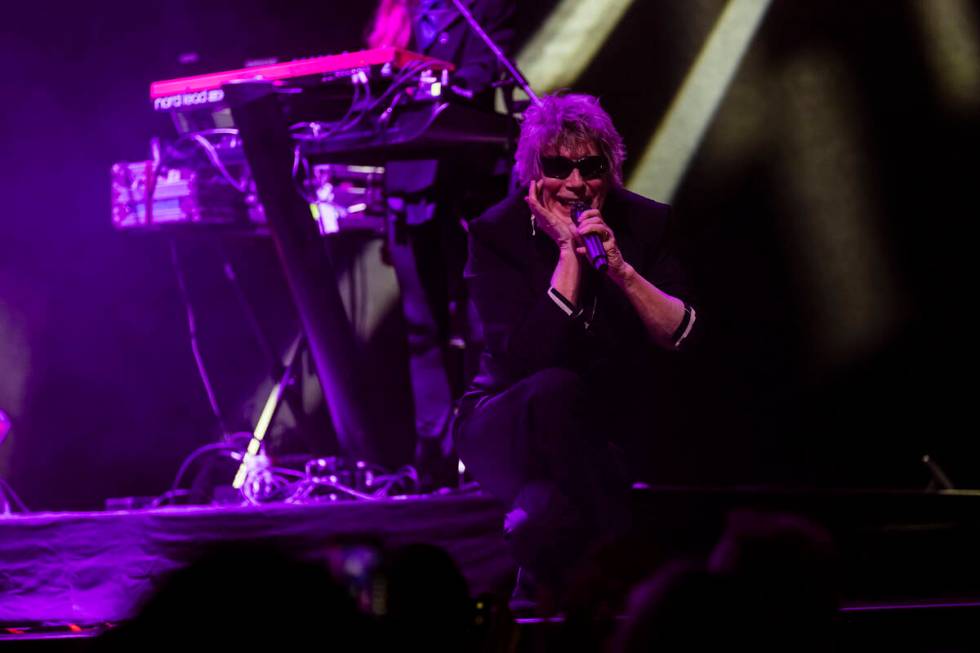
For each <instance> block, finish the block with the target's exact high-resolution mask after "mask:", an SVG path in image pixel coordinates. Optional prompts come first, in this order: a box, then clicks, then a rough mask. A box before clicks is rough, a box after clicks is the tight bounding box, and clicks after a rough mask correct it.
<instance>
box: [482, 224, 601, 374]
mask: <svg viewBox="0 0 980 653" xmlns="http://www.w3.org/2000/svg"><path fill="white" fill-rule="evenodd" d="M481 222H482V221H481V220H476V221H474V222H473V223H471V225H470V236H469V260H468V262H467V265H466V279H467V283H468V285H469V288H470V296H471V298H472V300H473V302H474V304H475V307H476V311H477V315H478V316H479V318H480V322H481V323H482V324H483V330H484V338H485V340H486V350H487V352H489V353H490V355H491V356H492V357H493V359H494V363H495V365H497V366H499V367H501V368H502V370H503V371H504V372H505V373H506V374H507V375H508V376H509V377H511V378H523V377H525V376H527V375H529V374H532V373H534V372H536V371H538V370H541V369H544V368H547V367H555V366H562V365H563V364H565V363H567V361H568V360H569V355H570V353H571V350H572V347H571V345H572V340H573V338H574V334H575V332H576V331H577V330H580V329H581V328H582V326H581V323H580V321H579V320H577V319H574V318H572V317H569V316H568V315H567V314H566V313H565V312H564V311H562V309H561V308H559V307H558V305H557V304H556V303H555V302H554V300H552V298H551V297H550V296H549V295H548V293H547V289H544V290H542V289H540V288H534V287H532V286H533V284H532V279H531V275H530V272H529V268H528V264H527V262H525V261H520V260H517V259H516V257H515V256H514V255H513V254H512V253H511V252H509V251H507V249H506V248H505V247H504V246H503V243H496V242H494V240H493V239H492V238H490V237H489V235H488V233H487V231H488V230H487V229H486V228H485V227H486V225H485V224H481Z"/></svg>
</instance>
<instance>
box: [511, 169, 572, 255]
mask: <svg viewBox="0 0 980 653" xmlns="http://www.w3.org/2000/svg"><path fill="white" fill-rule="evenodd" d="M524 200H525V201H526V202H527V205H528V208H530V209H531V214H532V215H533V216H534V220H535V224H536V225H537V227H538V228H539V229H541V231H543V232H544V233H546V234H547V235H548V237H549V238H551V239H552V240H553V241H555V244H556V245H558V248H559V249H567V250H569V251H574V249H575V246H576V244H577V242H578V231H577V230H576V229H575V223H573V222H572V220H571V218H569V217H566V216H563V215H559V214H558V213H555V212H553V211H549V210H548V209H546V208H545V207H544V205H543V204H542V203H541V182H539V181H532V182H531V186H530V188H529V189H528V193H527V197H525V198H524Z"/></svg>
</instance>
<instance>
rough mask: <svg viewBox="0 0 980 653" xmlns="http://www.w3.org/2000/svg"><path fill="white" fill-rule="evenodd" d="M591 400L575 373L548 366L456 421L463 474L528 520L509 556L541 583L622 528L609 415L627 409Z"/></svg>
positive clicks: (467, 400)
mask: <svg viewBox="0 0 980 653" xmlns="http://www.w3.org/2000/svg"><path fill="white" fill-rule="evenodd" d="M603 394H605V395H608V392H606V393H603ZM597 397H598V394H597V393H596V392H595V391H594V389H593V388H592V387H590V384H589V383H588V382H587V381H586V380H585V379H584V378H583V377H581V376H580V375H578V374H576V373H575V372H572V371H569V370H566V369H561V368H549V369H545V370H541V371H539V372H537V373H535V374H533V375H531V376H529V377H527V378H525V379H522V380H521V381H518V382H517V383H515V384H514V385H512V386H511V387H509V388H507V389H505V390H503V391H501V392H498V393H495V394H479V393H469V394H467V395H466V396H464V397H463V399H462V400H461V402H460V406H459V412H458V414H457V417H456V420H455V422H454V426H453V431H454V434H455V438H456V447H457V451H458V452H459V454H460V458H461V459H462V460H463V462H464V463H465V464H466V467H467V469H468V470H469V471H470V472H471V473H472V474H473V476H474V478H475V479H476V480H477V481H478V482H479V483H480V485H481V486H482V487H483V488H484V489H485V490H487V491H488V492H490V493H491V494H493V495H494V496H496V497H497V498H499V499H501V500H502V501H505V502H507V503H508V504H510V505H511V506H512V507H513V509H514V510H515V511H520V512H522V513H523V514H525V515H526V518H527V519H526V520H525V521H524V522H523V523H521V525H520V526H519V527H518V528H517V529H515V530H516V532H512V533H510V535H511V537H512V544H513V550H514V555H515V558H516V559H517V562H518V563H519V564H521V565H522V566H525V567H527V568H529V569H530V570H531V571H532V573H534V574H535V575H536V576H537V577H539V578H540V579H541V580H542V581H543V582H549V583H559V584H560V582H561V580H562V577H563V575H564V574H566V573H567V571H568V569H569V568H571V567H572V566H574V565H575V564H576V562H577V561H578V560H580V559H581V557H582V556H583V555H584V554H585V552H586V551H587V549H588V548H589V546H590V545H591V544H592V543H594V542H596V541H598V540H600V539H602V538H603V537H605V536H613V535H616V534H618V533H620V532H622V531H623V530H625V529H626V527H627V526H628V516H627V515H628V510H627V499H628V491H629V482H628V480H629V479H628V476H627V473H626V472H625V470H624V465H623V461H622V460H620V459H618V458H617V456H616V453H615V449H614V448H613V447H612V446H611V445H610V439H611V436H612V435H613V434H611V433H609V431H608V430H607V428H606V426H607V424H608V423H609V422H610V421H609V420H607V419H606V414H607V412H608V411H619V413H618V416H619V417H622V415H623V413H622V410H624V409H626V410H627V412H633V411H632V410H630V409H631V407H629V406H626V407H624V406H617V405H608V403H606V401H600V400H598V398H597ZM616 421H617V422H618V421H622V420H619V419H617V420H616ZM512 514H513V513H512Z"/></svg>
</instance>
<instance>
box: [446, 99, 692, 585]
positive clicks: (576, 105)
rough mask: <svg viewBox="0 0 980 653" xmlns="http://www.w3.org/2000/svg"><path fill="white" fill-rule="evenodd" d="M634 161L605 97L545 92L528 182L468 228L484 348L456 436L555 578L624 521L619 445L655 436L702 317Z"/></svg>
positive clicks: (529, 549)
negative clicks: (628, 169) (668, 362)
mask: <svg viewBox="0 0 980 653" xmlns="http://www.w3.org/2000/svg"><path fill="white" fill-rule="evenodd" d="M623 158H624V148H623V142H622V138H621V137H620V135H619V133H618V132H617V131H616V129H615V127H614V126H613V124H612V120H611V119H610V117H609V115H608V114H607V113H606V112H605V111H604V110H603V109H602V108H601V107H600V106H599V102H598V100H597V99H596V98H594V97H591V96H587V95H562V96H550V97H545V98H542V104H541V105H540V106H532V107H531V108H530V109H529V110H528V111H527V112H526V114H525V119H524V122H523V124H522V127H521V135H520V141H519V143H518V148H517V155H516V172H517V174H518V177H519V179H520V181H521V183H522V184H523V185H524V188H523V189H522V192H520V193H518V194H515V195H512V196H511V197H509V198H508V199H506V200H504V201H503V202H501V203H500V204H498V205H496V206H494V207H493V208H491V209H490V210H489V211H487V212H486V213H485V214H483V215H482V216H481V217H480V218H478V219H477V220H475V221H473V222H472V223H471V225H470V230H469V260H468V263H467V268H466V278H467V281H468V283H469V287H470V293H471V297H472V299H473V301H474V303H475V305H476V309H477V313H478V315H479V318H480V320H481V322H482V323H483V328H484V335H485V340H486V348H485V350H484V352H483V354H482V358H481V364H480V372H479V374H478V375H477V377H476V379H475V380H474V382H473V384H472V386H471V388H470V390H469V391H468V392H467V393H466V394H465V395H464V397H463V398H462V400H461V402H460V405H459V410H458V414H457V417H456V420H455V422H454V429H453V430H454V434H455V439H456V445H457V448H458V451H459V452H460V455H461V458H462V460H463V461H464V463H465V464H466V466H467V469H468V470H470V471H471V472H472V474H473V475H474V477H475V478H476V479H477V480H478V481H479V482H480V484H481V485H482V487H483V488H484V489H486V490H488V491H489V492H491V493H492V494H494V495H496V496H497V497H499V498H500V499H502V500H504V501H506V502H508V503H509V504H511V505H512V506H513V510H512V512H511V513H510V514H509V515H508V520H507V524H506V525H505V528H506V530H507V532H508V534H509V535H510V537H511V540H512V543H513V546H514V553H515V557H516V558H517V560H518V562H519V563H520V564H521V566H522V571H523V572H528V571H529V572H531V574H533V576H534V577H535V578H536V580H537V582H538V583H540V584H543V585H549V586H551V587H552V588H560V585H561V583H562V580H563V576H564V574H565V573H566V572H567V570H568V568H569V567H571V566H572V565H573V564H574V563H575V562H576V561H577V560H578V559H579V558H580V557H581V556H582V554H583V553H584V551H585V549H586V547H587V546H588V545H589V544H590V543H592V542H594V541H596V539H598V538H599V537H601V536H604V535H611V534H615V533H619V532H622V531H623V530H624V529H625V528H626V526H627V516H626V503H625V500H626V493H627V491H628V489H629V482H628V480H629V472H627V471H626V470H625V469H624V465H623V464H621V462H622V461H621V458H617V456H615V455H614V454H613V450H612V448H611V447H610V446H609V443H610V441H616V442H617V443H618V444H620V445H621V446H623V447H625V449H626V451H627V453H629V452H630V448H631V444H632V443H636V442H639V441H642V440H643V439H649V438H656V437H657V433H658V428H657V427H658V415H657V411H656V398H657V397H655V396H653V395H652V394H651V384H652V381H653V380H654V379H655V378H656V375H657V374H658V373H660V372H661V368H662V364H661V363H662V358H663V356H664V352H665V351H675V350H678V349H679V348H681V347H682V345H683V344H684V342H685V340H686V339H687V338H688V336H689V335H690V333H691V330H692V328H693V327H694V324H695V317H696V315H695V311H694V309H693V308H692V307H691V306H690V304H688V303H687V301H686V300H685V297H687V296H688V292H687V290H686V285H685V282H684V279H683V275H682V272H681V269H680V267H679V265H678V263H677V261H676V260H675V258H674V257H673V256H672V254H671V251H670V247H669V244H670V243H669V234H670V216H671V213H670V208H669V207H668V206H666V205H664V204H660V203H657V202H655V201H653V200H649V199H646V198H644V197H641V196H639V195H636V194H634V193H631V192H629V191H627V190H625V189H624V188H623V187H622V165H623ZM576 220H577V222H576ZM589 238H593V239H597V240H594V243H593V246H594V247H597V248H598V249H599V250H600V253H603V254H604V255H605V257H606V259H607V262H608V263H607V265H606V266H605V267H604V269H603V270H602V271H600V270H598V269H596V267H595V266H594V265H593V262H592V261H593V257H592V256H590V255H589V253H588V248H587V246H586V245H587V240H588V239H589ZM658 360H659V361H660V362H659V363H658ZM641 449H642V447H641Z"/></svg>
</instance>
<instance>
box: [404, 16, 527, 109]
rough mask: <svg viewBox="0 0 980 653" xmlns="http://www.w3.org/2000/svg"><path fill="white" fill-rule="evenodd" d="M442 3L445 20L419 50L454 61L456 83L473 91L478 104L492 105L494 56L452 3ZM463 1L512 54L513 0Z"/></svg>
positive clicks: (506, 51)
mask: <svg viewBox="0 0 980 653" xmlns="http://www.w3.org/2000/svg"><path fill="white" fill-rule="evenodd" d="M443 4H444V5H446V6H448V8H450V9H451V11H449V12H447V15H448V16H447V19H446V22H445V23H444V24H443V25H441V26H440V29H439V34H438V36H437V37H436V38H435V40H434V41H433V42H432V43H430V44H429V45H428V46H427V47H425V48H421V49H419V51H420V52H421V53H422V54H427V55H429V56H431V57H436V58H437V59H442V60H444V61H450V62H452V63H454V64H456V72H455V74H454V76H453V78H454V80H455V83H456V84H457V85H459V86H462V87H464V88H466V89H467V90H469V91H472V92H473V93H474V94H475V95H476V98H475V99H474V101H475V102H477V103H478V104H480V105H483V104H490V106H492V100H493V92H492V91H493V89H492V87H491V84H492V83H493V82H494V81H495V80H496V79H497V77H498V73H499V68H498V65H497V58H496V57H495V56H494V55H493V52H491V51H490V49H489V48H488V47H487V46H486V44H485V43H484V42H483V41H482V40H481V39H480V37H479V36H477V35H476V34H475V33H474V32H473V30H472V29H471V28H470V26H469V25H468V24H467V23H466V21H465V20H464V19H463V17H462V15H460V13H459V12H458V11H456V10H455V8H453V7H452V3H451V2H450V1H449V0H444V2H443ZM463 4H464V5H465V6H466V7H467V8H468V9H469V10H470V11H471V12H472V13H473V17H474V18H476V20H477V22H479V23H480V25H481V26H482V27H483V29H484V30H486V32H487V34H489V35H490V37H491V38H492V39H493V40H494V41H495V42H496V43H497V45H499V46H500V47H501V48H502V49H503V51H504V53H505V54H507V56H511V54H512V49H513V45H514V29H513V24H512V23H513V16H514V0H464V1H463ZM415 47H418V46H415Z"/></svg>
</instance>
